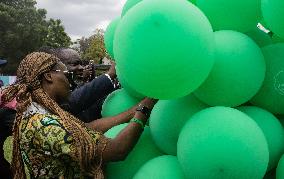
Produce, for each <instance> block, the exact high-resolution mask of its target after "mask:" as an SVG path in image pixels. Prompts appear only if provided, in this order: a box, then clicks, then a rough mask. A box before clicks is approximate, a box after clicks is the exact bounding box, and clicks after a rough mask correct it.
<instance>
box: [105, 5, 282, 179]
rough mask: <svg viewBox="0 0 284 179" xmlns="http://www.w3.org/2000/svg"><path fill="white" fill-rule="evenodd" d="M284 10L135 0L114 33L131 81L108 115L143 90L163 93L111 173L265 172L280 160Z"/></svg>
mask: <svg viewBox="0 0 284 179" xmlns="http://www.w3.org/2000/svg"><path fill="white" fill-rule="evenodd" d="M262 15H263V20H262V19H261V18H262ZM283 17H284V1H282V0H230V1H228V0H214V1H213V0H128V1H127V2H126V4H125V6H124V7H123V11H122V13H121V17H119V18H117V19H115V20H114V21H112V22H111V23H110V25H109V26H108V28H107V30H106V34H105V46H106V49H107V51H108V53H109V54H110V55H111V57H112V58H113V59H115V60H116V64H117V66H116V67H117V75H118V78H119V80H120V82H121V84H122V86H123V87H124V89H123V90H120V91H118V92H115V93H114V94H112V95H110V96H109V97H108V99H107V100H106V102H105V104H104V106H103V112H102V113H103V116H111V115H115V114H118V113H120V112H122V111H124V110H126V109H127V108H129V107H131V106H133V105H134V104H135V103H137V102H139V100H141V99H142V98H143V97H144V96H148V97H153V98H156V99H160V100H159V101H158V103H157V104H156V105H155V107H154V109H153V111H152V113H151V117H150V122H149V127H146V128H145V131H144V132H143V135H142V137H141V138H140V140H139V142H138V144H137V146H135V148H134V150H133V151H132V152H131V154H130V155H129V156H128V157H127V159H126V160H125V161H122V162H118V163H111V164H109V165H108V166H107V172H106V173H107V177H108V178H134V179H140V178H149V179H162V178H204V179H205V178H210V179H215V178H216V179H227V178H232V179H233V178H236V179H237V178H238V179H239V178H263V177H264V175H265V173H266V172H269V171H271V170H272V169H273V168H275V167H276V166H277V164H278V161H279V159H280V157H281V155H282V154H283V153H284V142H283V141H284V129H283V126H281V124H280V122H279V121H278V119H277V118H276V117H275V116H274V115H273V114H284V110H283V109H284V87H283V86H284V68H283V67H284V61H283V59H284V43H283V42H284V40H283V39H284V19H283ZM207 18H208V19H207ZM260 21H261V23H262V24H264V25H265V27H266V28H267V29H269V30H271V31H272V32H273V36H272V37H271V34H270V35H269V34H267V33H265V32H263V31H262V30H260V29H259V28H257V27H256V25H257V23H258V22H260ZM279 42H282V43H279ZM122 101H123V102H122ZM243 104H247V105H251V104H252V105H255V106H241V107H240V105H243ZM208 105H209V106H218V107H210V108H208ZM225 106H226V107H225ZM237 106H239V107H237ZM230 107H236V109H233V108H230ZM272 113H273V114H272ZM126 125H127V124H124V125H120V126H117V127H115V128H113V129H111V130H110V131H108V132H107V133H106V135H107V136H109V137H112V138H113V137H115V136H116V135H117V133H118V132H119V131H121V130H122V129H123V128H124V127H125V126H126ZM158 149H160V150H161V151H162V152H163V153H162V152H161V151H159V150H158ZM164 154H169V155H164ZM283 158H284V157H282V159H281V160H280V162H279V164H278V167H277V178H278V179H280V178H281V179H282V178H283V176H284V159H283Z"/></svg>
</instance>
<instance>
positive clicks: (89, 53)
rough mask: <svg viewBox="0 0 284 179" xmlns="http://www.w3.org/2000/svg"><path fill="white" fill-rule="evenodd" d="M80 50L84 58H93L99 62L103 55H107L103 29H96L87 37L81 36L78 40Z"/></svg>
mask: <svg viewBox="0 0 284 179" xmlns="http://www.w3.org/2000/svg"><path fill="white" fill-rule="evenodd" d="M79 43H80V51H81V55H82V58H83V59H84V60H94V62H95V63H97V64H100V63H101V60H102V59H103V58H104V57H108V58H109V56H108V54H107V52H106V49H105V46H104V30H102V29H96V30H95V33H94V35H92V36H91V37H89V38H87V39H86V38H82V39H81V40H80V41H79Z"/></svg>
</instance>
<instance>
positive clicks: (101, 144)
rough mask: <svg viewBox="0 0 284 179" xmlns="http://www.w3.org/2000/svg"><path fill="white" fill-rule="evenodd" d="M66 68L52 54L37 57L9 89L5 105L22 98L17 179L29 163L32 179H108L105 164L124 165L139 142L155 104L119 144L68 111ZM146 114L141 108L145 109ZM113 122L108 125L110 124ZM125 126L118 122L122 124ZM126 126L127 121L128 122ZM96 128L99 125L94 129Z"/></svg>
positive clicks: (132, 124) (16, 140)
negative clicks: (120, 162) (103, 168)
mask: <svg viewBox="0 0 284 179" xmlns="http://www.w3.org/2000/svg"><path fill="white" fill-rule="evenodd" d="M67 74H68V71H67V68H66V66H65V65H64V64H63V63H62V62H60V60H59V59H58V58H56V57H55V56H53V55H50V54H47V53H39V52H36V53H32V54H29V55H27V56H26V58H25V59H24V60H23V61H22V62H21V63H20V65H19V68H18V71H17V83H16V84H15V85H12V86H10V87H9V88H7V89H5V91H4V94H3V99H4V101H5V102H7V101H10V100H12V99H13V98H14V97H15V96H16V97H17V102H18V104H17V115H16V121H15V125H14V131H13V136H14V144H13V160H12V169H13V172H14V178H17V179H22V178H25V172H24V163H25V164H26V165H27V167H28V169H29V173H30V175H31V177H33V178H62V177H63V178H84V177H92V178H99V179H100V178H104V175H103V170H102V165H103V164H105V163H107V162H110V161H119V160H123V159H124V158H125V157H126V156H127V154H128V153H129V152H130V151H131V149H132V148H133V147H134V145H135V144H136V143H137V141H138V139H139V136H140V135H141V133H142V131H143V127H144V125H145V123H146V122H147V119H148V117H149V115H147V110H146V111H145V109H147V108H148V109H150V110H151V109H152V108H153V106H154V104H155V102H156V101H155V100H152V99H149V98H146V99H144V100H143V101H142V102H141V103H140V105H141V106H145V107H146V108H144V110H140V111H137V112H135V115H134V118H133V119H132V120H131V121H130V123H129V124H128V126H127V127H126V128H125V129H124V130H122V131H121V132H120V133H119V134H118V136H117V137H116V138H114V139H109V138H106V137H105V136H103V135H102V134H101V133H100V132H96V131H94V130H92V129H90V128H93V129H97V128H98V129H99V128H100V126H97V125H102V126H103V127H102V128H103V129H104V130H105V129H106V126H108V127H107V128H109V127H112V126H113V125H114V124H115V122H113V121H112V125H109V123H108V124H107V125H105V124H104V122H102V121H99V122H96V123H90V124H88V127H90V128H87V127H86V125H85V124H83V123H82V122H80V121H79V120H78V119H77V118H75V117H74V116H72V115H71V114H69V113H68V112H66V111H64V110H63V109H62V108H61V107H60V104H64V103H66V101H67V99H68V96H69V95H70V85H69V82H68V79H67V77H66V75H67ZM140 109H142V108H140ZM106 121H109V120H106ZM120 122H122V121H118V123H120ZM125 122H126V121H125ZM95 124H96V125H95Z"/></svg>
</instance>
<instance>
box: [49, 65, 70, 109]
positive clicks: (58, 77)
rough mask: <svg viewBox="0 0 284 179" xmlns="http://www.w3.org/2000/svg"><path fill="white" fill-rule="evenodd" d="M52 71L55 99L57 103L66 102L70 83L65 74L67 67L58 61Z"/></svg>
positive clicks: (66, 73)
mask: <svg viewBox="0 0 284 179" xmlns="http://www.w3.org/2000/svg"><path fill="white" fill-rule="evenodd" d="M52 72H53V77H54V78H53V85H54V87H53V90H55V91H54V94H55V98H56V101H57V102H58V103H64V102H67V100H68V98H69V96H70V93H71V90H70V83H69V81H68V78H67V75H68V73H69V72H68V70H67V67H66V66H65V65H64V64H63V63H62V62H58V64H57V65H56V66H55V67H54V69H53V70H52Z"/></svg>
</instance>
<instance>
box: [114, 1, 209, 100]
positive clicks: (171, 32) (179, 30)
mask: <svg viewBox="0 0 284 179" xmlns="http://www.w3.org/2000/svg"><path fill="white" fill-rule="evenodd" d="M213 39H214V36H213V31H212V28H211V25H210V23H209V21H208V20H207V18H206V16H205V15H204V14H203V13H202V12H201V11H200V10H199V9H198V8H197V7H195V6H194V5H193V4H192V3H189V2H188V1H185V0H155V1H151V0H145V1H142V2H140V3H138V4H137V5H135V6H134V7H133V8H132V9H131V10H130V11H129V12H128V13H127V14H126V15H125V16H124V17H123V18H122V19H121V21H120V23H119V25H118V27H117V30H116V33H115V37H114V55H115V59H116V62H117V69H118V70H119V71H120V72H121V75H123V78H125V80H126V82H127V84H128V85H129V86H130V87H131V88H133V89H134V90H136V91H138V92H139V93H141V94H143V95H145V96H149V97H154V98H157V99H172V98H178V97H182V96H186V95H187V94H189V93H190V92H192V91H193V90H195V89H196V88H197V87H198V86H199V85H200V84H201V83H202V82H203V81H204V80H205V79H206V77H207V76H208V74H209V72H210V70H211V68H212V66H213V63H214V59H213V47H214V40H213Z"/></svg>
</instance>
